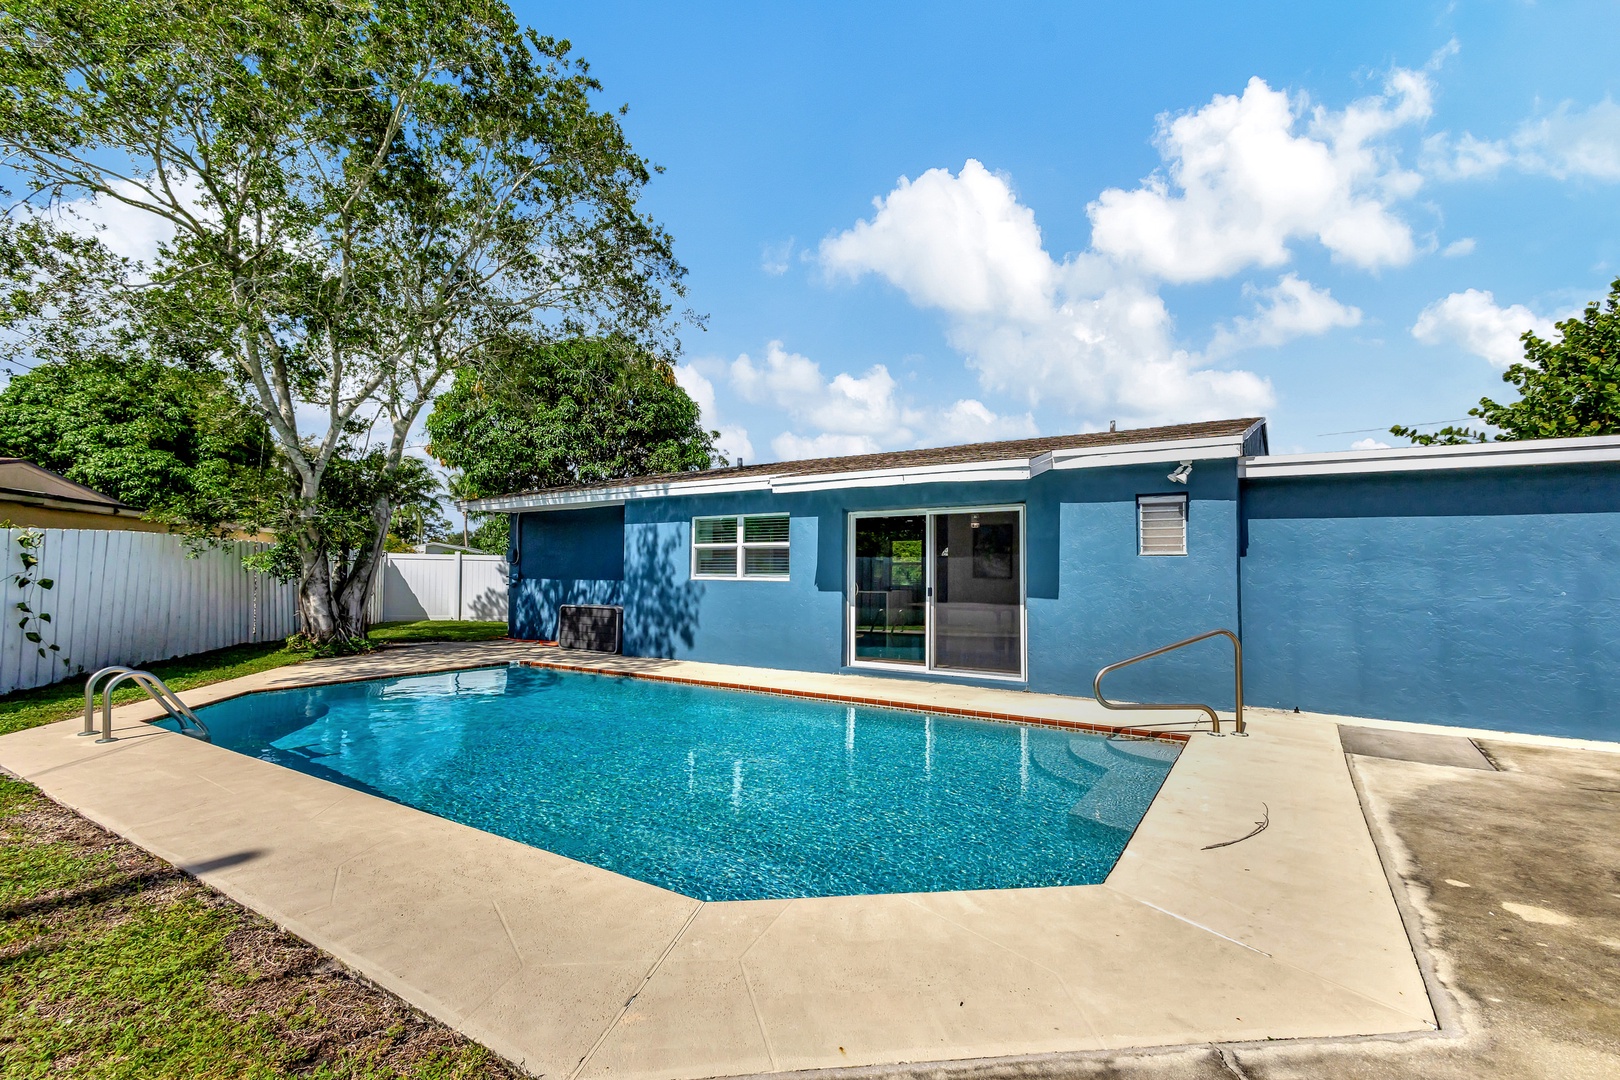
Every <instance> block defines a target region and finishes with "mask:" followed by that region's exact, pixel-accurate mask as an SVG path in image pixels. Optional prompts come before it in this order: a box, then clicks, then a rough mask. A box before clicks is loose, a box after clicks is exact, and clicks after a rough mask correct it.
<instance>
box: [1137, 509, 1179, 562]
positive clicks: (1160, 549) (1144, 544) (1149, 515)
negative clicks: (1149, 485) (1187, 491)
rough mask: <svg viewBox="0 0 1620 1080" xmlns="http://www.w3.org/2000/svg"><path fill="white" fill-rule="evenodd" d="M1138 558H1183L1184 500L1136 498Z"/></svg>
mask: <svg viewBox="0 0 1620 1080" xmlns="http://www.w3.org/2000/svg"><path fill="white" fill-rule="evenodd" d="M1136 535H1137V548H1136V553H1137V554H1138V555H1185V554H1187V496H1185V495H1138V496H1137V498H1136Z"/></svg>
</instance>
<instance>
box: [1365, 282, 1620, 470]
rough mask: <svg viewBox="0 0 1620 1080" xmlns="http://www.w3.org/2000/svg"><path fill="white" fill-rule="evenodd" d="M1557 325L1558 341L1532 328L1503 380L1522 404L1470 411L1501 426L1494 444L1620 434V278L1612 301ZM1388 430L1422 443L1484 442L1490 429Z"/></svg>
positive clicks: (1483, 403) (1484, 402) (1484, 405)
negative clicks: (1520, 355) (1521, 355)
mask: <svg viewBox="0 0 1620 1080" xmlns="http://www.w3.org/2000/svg"><path fill="white" fill-rule="evenodd" d="M1557 326H1558V331H1559V334H1560V335H1561V336H1560V338H1559V340H1557V341H1548V340H1546V339H1544V338H1541V337H1538V336H1536V334H1535V332H1534V331H1530V330H1527V331H1525V333H1524V335H1523V337H1521V338H1520V340H1521V341H1523V342H1524V360H1523V361H1522V362H1521V363H1517V364H1514V365H1513V366H1512V367H1509V368H1508V369H1507V370H1506V371H1505V372H1503V373H1502V381H1503V382H1506V383H1509V384H1511V385H1512V386H1514V387H1515V388H1517V390H1518V391H1519V399H1518V400H1517V401H1511V402H1508V403H1507V404H1505V405H1504V404H1499V403H1498V402H1495V401H1492V400H1491V399H1490V398H1481V399H1480V402H1479V404H1478V405H1477V406H1476V407H1474V408H1472V409H1469V410H1468V415H1469V416H1473V417H1477V418H1478V419H1480V420H1482V421H1484V422H1485V423H1486V424H1487V425H1489V426H1490V427H1493V428H1496V429H1497V433H1496V435H1495V439H1496V441H1499V442H1501V441H1509V440H1515V439H1572V438H1579V437H1581V436H1584V435H1615V434H1620V279H1616V280H1615V281H1614V282H1613V283H1612V284H1611V285H1610V286H1609V295H1608V297H1607V298H1606V299H1604V300H1602V301H1598V300H1594V301H1592V302H1591V303H1590V304H1587V305H1586V310H1585V311H1584V312H1583V313H1582V314H1581V316H1580V318H1575V319H1565V320H1564V321H1563V322H1561V323H1558V324H1557ZM1389 430H1390V433H1391V434H1394V435H1399V436H1401V437H1402V438H1406V439H1411V440H1412V442H1414V443H1416V444H1418V445H1420V446H1435V445H1452V444H1457V443H1469V442H1484V441H1485V440H1486V433H1485V432H1483V431H1475V430H1473V429H1472V428H1466V427H1462V428H1459V427H1445V428H1442V429H1440V430H1439V431H1438V432H1433V433H1429V434H1420V433H1419V432H1418V431H1417V430H1416V429H1415V428H1411V427H1401V426H1398V425H1397V426H1396V427H1392V428H1390V429H1389Z"/></svg>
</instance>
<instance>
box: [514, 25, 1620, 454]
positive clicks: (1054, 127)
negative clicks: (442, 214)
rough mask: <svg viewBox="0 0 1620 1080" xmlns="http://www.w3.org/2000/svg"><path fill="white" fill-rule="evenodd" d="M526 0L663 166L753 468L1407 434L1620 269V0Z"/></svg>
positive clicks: (722, 405)
mask: <svg viewBox="0 0 1620 1080" xmlns="http://www.w3.org/2000/svg"><path fill="white" fill-rule="evenodd" d="M515 7H516V10H517V13H518V17H519V18H520V19H521V20H522V21H524V22H526V23H528V24H529V25H531V26H534V27H535V28H537V29H539V30H540V31H541V32H543V33H549V34H553V35H556V36H559V37H566V38H568V39H570V40H571V41H572V42H573V44H574V47H575V50H576V52H577V54H578V55H580V56H582V57H584V58H586V59H587V60H588V61H589V62H590V64H591V67H592V71H593V73H594V74H595V75H596V76H597V77H598V78H599V79H600V80H601V81H602V83H603V84H604V93H603V97H602V102H603V104H604V105H614V106H616V105H618V104H621V103H627V104H628V105H629V106H630V112H629V114H628V116H627V117H626V118H625V123H626V126H627V128H628V130H629V133H630V135H631V138H632V140H633V142H634V143H635V145H636V146H637V148H638V149H639V150H640V151H641V152H642V153H644V154H646V155H647V156H648V157H650V158H651V159H653V160H654V161H656V162H657V163H658V164H660V165H662V166H663V167H664V169H665V172H664V173H663V174H662V175H661V176H659V177H658V178H657V179H656V180H655V182H654V183H653V184H652V186H651V187H650V189H649V190H648V192H647V196H646V203H645V205H646V208H647V209H648V210H649V211H650V212H651V213H652V214H653V215H654V216H655V217H656V218H658V219H659V220H660V221H661V222H662V223H664V224H665V225H666V226H667V227H668V228H669V229H670V230H671V231H672V233H673V234H674V236H675V238H676V244H677V253H678V254H679V256H680V258H681V259H682V261H683V262H684V263H685V264H686V265H687V266H688V267H689V268H690V271H691V274H690V279H689V284H690V288H691V293H690V297H689V299H690V303H691V305H692V307H693V308H695V309H696V310H698V311H700V312H703V313H706V314H707V315H708V317H709V321H708V328H707V330H705V331H701V332H690V333H687V334H686V335H684V341H685V350H686V353H685V358H684V363H683V366H682V368H681V370H680V375H681V378H682V381H683V383H684V384H685V385H687V386H688V388H689V389H690V390H691V391H692V392H693V394H694V396H696V397H697V398H698V399H699V401H700V402H701V403H702V405H703V406H704V410H705V417H706V420H707V421H708V423H709V424H710V425H712V426H715V427H718V428H720V429H721V430H722V431H723V432H724V433H725V435H724V439H723V445H724V446H725V447H726V448H727V449H728V450H729V451H730V452H731V454H732V456H733V457H734V458H736V457H738V456H741V457H743V458H745V459H746V460H749V461H765V460H771V459H774V458H779V457H792V456H805V455H811V454H819V453H845V452H861V451H866V450H877V449H889V448H895V447H900V446H914V445H937V444H941V443H951V442H963V441H972V440H975V439H980V438H995V437H1015V436H1019V435H1023V434H1035V433H1040V434H1056V433H1060V432H1065V431H1077V430H1091V429H1095V428H1098V427H1106V425H1107V424H1108V422H1109V421H1110V420H1118V421H1119V422H1120V424H1121V426H1126V425H1128V424H1139V423H1157V422H1175V421H1179V420H1193V419H1202V418H1208V417H1212V416H1223V415H1245V414H1250V413H1262V414H1264V415H1266V416H1268V417H1269V418H1270V420H1271V434H1272V447H1273V449H1274V450H1275V451H1282V452H1290V451H1315V450H1328V449H1343V448H1345V447H1348V446H1350V445H1352V443H1354V442H1355V441H1357V440H1361V439H1367V438H1372V439H1380V438H1381V439H1382V441H1386V442H1393V441H1396V440H1393V439H1391V438H1390V437H1389V436H1387V435H1383V434H1382V431H1383V429H1385V428H1387V427H1388V426H1389V425H1390V424H1391V423H1395V422H1422V421H1443V420H1453V419H1456V418H1460V417H1463V416H1465V414H1466V412H1467V409H1468V407H1469V406H1470V405H1472V404H1473V403H1474V402H1475V401H1476V400H1477V399H1478V398H1479V397H1480V396H1481V395H1482V394H1491V395H1495V396H1501V395H1502V394H1504V393H1508V392H1509V388H1508V387H1506V386H1505V385H1504V384H1503V383H1501V381H1500V371H1501V369H1502V367H1503V366H1505V364H1506V363H1507V362H1510V361H1511V359H1513V358H1514V357H1515V356H1516V355H1517V349H1518V347H1517V343H1516V341H1515V339H1516V337H1517V334H1518V333H1519V332H1520V331H1522V330H1523V329H1525V328H1527V327H1530V326H1538V327H1542V328H1544V329H1545V328H1548V327H1549V326H1550V321H1551V320H1552V319H1555V318H1562V317H1565V316H1567V315H1568V314H1570V313H1571V312H1573V311H1575V310H1576V309H1578V308H1579V307H1580V306H1581V305H1582V304H1583V303H1584V302H1586V301H1588V300H1591V299H1595V298H1597V297H1599V296H1601V295H1602V294H1603V293H1604V292H1605V291H1606V289H1607V285H1608V283H1609V281H1610V280H1611V279H1613V278H1614V277H1616V276H1620V201H1617V199H1616V195H1617V193H1620V104H1616V102H1615V98H1616V96H1617V94H1620V91H1617V87H1616V86H1615V83H1616V80H1617V75H1616V65H1615V64H1614V63H1613V47H1614V43H1615V42H1616V41H1620V7H1617V6H1616V5H1614V4H1596V3H1594V4H1538V5H1529V4H1520V3H1496V4H1484V3H1477V4H1476V3H1454V4H1412V3H1405V4H1372V3H1359V4H1355V5H1343V6H1342V7H1340V8H1338V9H1336V10H1323V9H1324V7H1325V6H1324V5H1309V4H1297V3H1290V4H1247V5H1240V6H1236V7H1234V6H1231V5H1224V6H1220V7H1219V8H1217V7H1216V6H1214V5H1193V4H1184V5H1174V4H1155V5H1126V4H1111V5H1107V6H1100V5H1079V4H1064V5H1045V6H1042V5H1023V4H1002V5H965V4H929V5H898V4H873V3H863V4H845V5H839V4H816V5H776V4H736V5H667V4H646V3H619V2H607V0H597V2H595V3H592V4H577V3H576V4H566V5H564V4H524V3H518V4H516V5H515ZM874 200H877V201H876V202H874Z"/></svg>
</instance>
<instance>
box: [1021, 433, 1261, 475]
mask: <svg viewBox="0 0 1620 1080" xmlns="http://www.w3.org/2000/svg"><path fill="white" fill-rule="evenodd" d="M1242 455H1243V436H1241V435H1220V436H1216V437H1213V438H1208V439H1177V440H1174V441H1170V442H1157V443H1142V444H1140V445H1136V446H1124V447H1115V446H1085V447H1078V448H1076V449H1073V450H1054V451H1052V468H1054V469H1101V468H1106V467H1108V466H1112V465H1155V464H1163V463H1165V462H1168V461H1209V460H1212V459H1219V458H1235V457H1241V456H1242Z"/></svg>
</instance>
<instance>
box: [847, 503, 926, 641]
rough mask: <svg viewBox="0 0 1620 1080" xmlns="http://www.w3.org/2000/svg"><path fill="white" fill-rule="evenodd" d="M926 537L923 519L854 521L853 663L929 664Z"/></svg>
mask: <svg viewBox="0 0 1620 1080" xmlns="http://www.w3.org/2000/svg"><path fill="white" fill-rule="evenodd" d="M927 533H928V519H927V518H926V517H925V516H922V515H911V516H907V517H873V518H857V519H856V521H855V629H854V635H855V642H854V648H853V650H851V651H852V653H853V655H854V657H855V659H856V660H876V661H882V662H887V663H894V664H917V665H925V664H927V662H928V641H927V637H926V625H927V607H928V605H927V598H926V596H925V595H924V593H925V590H926V586H925V584H924V580H923V579H924V578H925V577H926V573H925V568H924V565H923V549H924V546H925V544H926V543H927V539H928V537H927Z"/></svg>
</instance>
